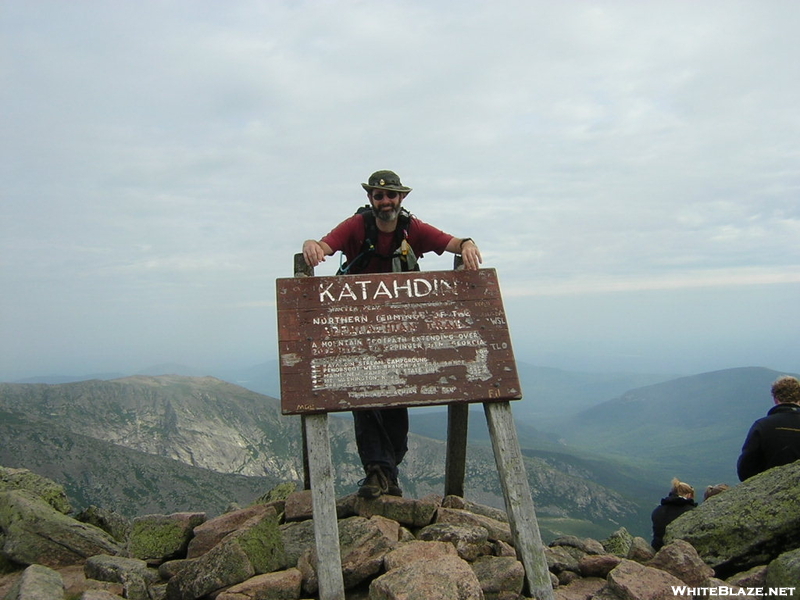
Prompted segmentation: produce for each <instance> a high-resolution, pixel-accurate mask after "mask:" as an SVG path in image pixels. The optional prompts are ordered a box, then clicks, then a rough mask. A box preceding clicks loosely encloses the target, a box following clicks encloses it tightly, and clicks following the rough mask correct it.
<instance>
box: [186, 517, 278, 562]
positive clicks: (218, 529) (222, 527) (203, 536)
mask: <svg viewBox="0 0 800 600" xmlns="http://www.w3.org/2000/svg"><path fill="white" fill-rule="evenodd" d="M266 515H272V517H273V518H274V519H275V520H276V521H277V518H278V513H277V510H276V508H275V506H274V505H272V504H252V505H251V506H249V507H247V508H242V509H239V510H235V511H233V512H229V513H225V514H224V515H220V516H219V517H216V518H214V519H210V520H208V521H205V522H203V523H201V524H199V525H197V526H196V527H195V528H194V529H193V537H192V538H191V540H189V545H188V547H187V549H186V558H197V557H198V556H202V555H203V554H205V553H206V552H208V551H209V550H211V548H213V547H214V546H216V545H217V544H219V543H220V542H221V541H222V539H223V538H224V537H225V536H226V535H228V534H230V533H232V532H234V531H236V530H237V529H240V528H242V527H244V526H245V524H246V523H247V522H248V521H250V520H251V519H257V520H260V519H262V518H264V517H265V516H266Z"/></svg>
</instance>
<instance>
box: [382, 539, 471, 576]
mask: <svg viewBox="0 0 800 600" xmlns="http://www.w3.org/2000/svg"><path fill="white" fill-rule="evenodd" d="M442 556H458V552H457V551H456V549H455V546H453V544H450V543H448V542H423V541H413V542H407V543H405V544H400V545H399V546H397V548H395V549H394V550H392V551H390V552H389V553H387V554H386V556H385V557H384V559H383V564H384V566H385V567H386V570H387V571H391V570H392V569H398V568H400V567H403V566H405V565H408V564H410V563H413V562H416V561H418V560H435V559H437V558H441V557H442Z"/></svg>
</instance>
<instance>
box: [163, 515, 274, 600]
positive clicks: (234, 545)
mask: <svg viewBox="0 0 800 600" xmlns="http://www.w3.org/2000/svg"><path fill="white" fill-rule="evenodd" d="M286 566H287V565H286V553H285V551H284V547H283V538H282V536H281V532H280V529H279V528H278V523H277V518H276V517H275V516H274V515H272V514H266V515H265V516H264V517H263V518H261V519H260V520H255V519H253V520H250V521H248V523H247V525H246V526H245V527H243V528H242V529H238V530H236V531H234V532H233V533H231V534H230V535H228V536H227V537H226V538H225V539H223V540H222V542H220V543H219V544H217V545H216V546H214V547H213V548H212V549H211V550H210V551H209V552H206V553H205V554H203V555H202V556H200V557H199V558H195V559H192V560H187V561H186V563H185V565H181V568H180V569H179V570H178V571H177V573H175V575H174V576H173V577H172V578H171V579H170V580H169V581H168V582H167V586H166V597H167V599H168V600H195V599H196V598H201V597H202V596H206V595H208V594H212V593H215V592H217V591H219V590H221V589H223V588H226V587H229V586H232V585H236V584H237V583H241V582H243V581H246V580H247V579H250V578H251V577H253V576H254V575H259V574H263V573H270V572H272V571H277V570H280V569H283V568H285V567H286Z"/></svg>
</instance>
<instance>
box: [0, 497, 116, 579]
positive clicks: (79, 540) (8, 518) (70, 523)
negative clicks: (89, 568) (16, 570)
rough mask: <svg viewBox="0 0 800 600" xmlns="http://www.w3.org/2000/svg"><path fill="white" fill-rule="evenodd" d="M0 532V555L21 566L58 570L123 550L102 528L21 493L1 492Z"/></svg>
mask: <svg viewBox="0 0 800 600" xmlns="http://www.w3.org/2000/svg"><path fill="white" fill-rule="evenodd" d="M0 531H2V532H3V533H4V536H3V537H4V538H5V539H4V540H3V554H4V555H5V556H6V557H7V558H9V559H10V560H12V561H14V562H16V563H19V564H22V565H32V564H40V565H44V566H47V567H61V566H67V565H74V564H82V563H83V562H84V561H85V560H86V559H87V558H88V557H90V556H94V555H95V554H119V553H121V551H122V548H121V547H120V545H119V544H118V543H117V542H116V541H115V540H114V539H113V538H112V537H111V536H110V535H109V534H107V533H106V532H105V531H103V530H102V529H99V528H98V527H95V526H93V525H89V524H87V523H79V522H78V521H76V520H75V519H72V518H70V517H68V516H66V515H64V514H62V513H61V512H59V511H57V510H56V509H54V508H53V507H52V506H51V505H50V504H48V503H47V502H45V501H44V500H42V499H41V498H39V497H37V496H34V495H32V494H31V493H30V492H27V491H24V490H14V491H8V492H0Z"/></svg>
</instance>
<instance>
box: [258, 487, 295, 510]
mask: <svg viewBox="0 0 800 600" xmlns="http://www.w3.org/2000/svg"><path fill="white" fill-rule="evenodd" d="M296 491H297V483H295V482H294V481H285V482H283V483H279V484H278V485H276V486H275V487H274V488H272V489H271V490H270V491H268V492H267V493H266V494H264V495H263V496H261V497H260V498H258V499H256V500H255V501H254V502H253V504H271V503H274V502H284V501H285V500H286V498H288V497H289V495H290V494H292V493H294V492H296ZM278 512H280V511H278Z"/></svg>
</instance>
